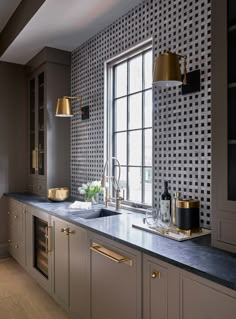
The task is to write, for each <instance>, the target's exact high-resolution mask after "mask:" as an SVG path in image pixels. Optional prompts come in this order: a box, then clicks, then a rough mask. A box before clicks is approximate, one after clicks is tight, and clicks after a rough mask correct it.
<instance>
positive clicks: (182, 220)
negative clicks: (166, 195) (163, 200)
mask: <svg viewBox="0 0 236 319" xmlns="http://www.w3.org/2000/svg"><path fill="white" fill-rule="evenodd" d="M199 207H200V202H199V200H197V199H179V200H177V201H176V226H177V228H179V229H182V230H191V229H197V228H199V227H200V214H199Z"/></svg>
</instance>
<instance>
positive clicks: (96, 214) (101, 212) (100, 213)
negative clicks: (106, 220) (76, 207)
mask: <svg viewBox="0 0 236 319" xmlns="http://www.w3.org/2000/svg"><path fill="white" fill-rule="evenodd" d="M120 214H121V213H118V212H114V211H112V210H107V209H104V208H101V209H96V210H90V211H87V212H83V213H80V214H78V215H79V216H78V217H79V218H84V219H93V218H102V217H108V216H118V215H120Z"/></svg>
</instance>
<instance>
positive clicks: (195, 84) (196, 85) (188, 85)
mask: <svg viewBox="0 0 236 319" xmlns="http://www.w3.org/2000/svg"><path fill="white" fill-rule="evenodd" d="M180 59H183V60H184V74H183V75H181V70H180ZM153 84H157V86H159V87H164V88H168V87H174V86H179V85H182V94H189V93H194V92H199V91H200V70H196V71H193V72H189V73H187V56H186V55H180V54H176V53H172V52H170V51H167V52H165V53H162V54H160V55H159V56H158V57H157V58H156V61H155V68H154V75H153Z"/></svg>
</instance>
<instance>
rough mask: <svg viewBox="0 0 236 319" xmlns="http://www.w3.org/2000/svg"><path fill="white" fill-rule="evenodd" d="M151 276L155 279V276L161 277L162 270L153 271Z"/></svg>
mask: <svg viewBox="0 0 236 319" xmlns="http://www.w3.org/2000/svg"><path fill="white" fill-rule="evenodd" d="M151 277H152V278H153V279H155V278H161V273H160V271H153V272H152V274H151Z"/></svg>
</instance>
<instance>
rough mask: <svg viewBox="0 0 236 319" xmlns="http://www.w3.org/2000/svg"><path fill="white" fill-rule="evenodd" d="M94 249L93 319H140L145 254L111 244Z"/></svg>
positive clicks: (95, 245)
mask: <svg viewBox="0 0 236 319" xmlns="http://www.w3.org/2000/svg"><path fill="white" fill-rule="evenodd" d="M90 245H91V247H90V251H91V289H92V291H91V297H92V300H91V309H92V316H91V317H92V319H111V318H112V319H121V318H122V319H140V318H141V280H140V279H141V254H140V253H139V252H137V251H135V250H133V249H131V248H129V247H126V246H123V245H120V244H117V243H115V244H114V243H113V242H112V241H110V240H105V241H102V240H98V239H96V238H93V239H92V241H91V243H90Z"/></svg>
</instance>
